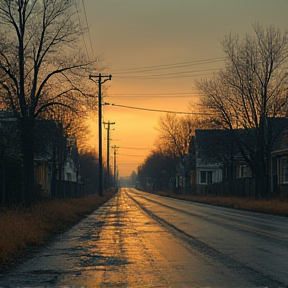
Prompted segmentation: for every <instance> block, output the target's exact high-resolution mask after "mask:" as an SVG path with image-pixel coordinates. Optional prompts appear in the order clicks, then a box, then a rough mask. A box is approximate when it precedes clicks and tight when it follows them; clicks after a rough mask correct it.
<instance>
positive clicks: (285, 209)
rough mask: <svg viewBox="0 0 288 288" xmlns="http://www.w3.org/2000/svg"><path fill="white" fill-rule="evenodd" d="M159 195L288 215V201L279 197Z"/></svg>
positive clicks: (160, 193) (163, 193)
mask: <svg viewBox="0 0 288 288" xmlns="http://www.w3.org/2000/svg"><path fill="white" fill-rule="evenodd" d="M157 194H159V195H163V196H169V197H173V198H178V199H183V200H188V201H194V202H199V203H205V204H212V205H218V206H224V207H231V208H236V209H243V210H248V211H254V212H261V213H266V214H272V215H279V216H286V217H287V216H288V201H280V200H278V199H272V200H266V199H253V198H238V197H220V196H219V197H217V196H211V195H208V196H192V195H177V194H173V193H169V192H157Z"/></svg>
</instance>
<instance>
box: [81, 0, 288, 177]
mask: <svg viewBox="0 0 288 288" xmlns="http://www.w3.org/2000/svg"><path fill="white" fill-rule="evenodd" d="M80 3H81V1H80ZM83 3H84V6H83ZM84 7H85V11H86V17H87V23H88V26H89V30H87V33H86V37H85V39H86V40H85V45H86V49H87V51H88V53H90V54H92V53H93V54H94V55H95V56H96V55H102V57H101V58H102V62H103V65H104V66H107V69H105V71H103V73H107V74H112V76H113V77H112V80H111V81H107V82H106V83H105V84H104V85H105V86H106V87H107V88H108V90H107V97H105V99H104V102H109V103H114V104H119V105H128V106H135V107H143V108H151V109H163V110H173V111H187V112H188V111H189V109H188V107H189V102H191V101H194V100H195V97H196V98H197V96H196V95H195V92H196V91H195V89H194V81H195V78H197V77H198V78H199V77H209V76H210V75H212V72H213V69H219V68H220V67H222V66H223V65H224V61H223V59H221V57H223V56H224V54H223V53H222V51H221V45H220V40H221V39H223V37H224V36H225V35H228V34H229V33H230V32H231V33H232V34H240V35H243V34H245V33H251V34H252V24H254V23H255V22H257V21H258V22H259V23H260V24H263V25H271V24H273V25H276V26H277V27H279V28H281V29H287V28H288V25H287V12H288V1H284V0H273V1H271V0H253V1H251V0H105V1H104V0H102V1H101V0H83V1H82V5H80V10H81V18H82V19H83V21H84V22H85V21H86V19H85V11H84ZM84 26H85V25H84ZM88 32H89V33H88ZM95 90H96V91H97V87H95ZM160 115H161V113H158V112H147V111H141V110H133V109H127V108H120V107H115V106H114V107H113V106H104V107H103V118H104V121H106V122H107V121H111V122H116V125H113V128H115V130H113V131H111V139H112V140H111V145H116V146H118V147H120V148H119V149H118V155H117V164H118V169H119V173H120V177H121V176H127V175H131V172H132V171H133V170H134V171H137V166H138V165H139V164H141V163H143V161H144V159H145V157H146V156H147V155H148V154H149V149H151V148H153V143H154V141H155V138H156V136H157V131H156V130H155V127H157V121H158V119H159V116H160ZM93 126H94V128H95V127H97V123H94V124H93ZM94 128H93V129H92V130H94V131H92V132H93V133H94V136H93V135H91V142H92V143H96V145H98V144H97V141H98V135H97V131H96V130H95V129H94ZM103 139H104V143H103V147H106V130H104V129H103ZM136 148H137V149H136ZM139 148H141V149H139ZM111 155H113V151H112V149H111ZM103 157H104V159H105V158H106V149H105V150H104V151H103ZM105 161H106V160H105ZM110 163H113V158H111V160H110Z"/></svg>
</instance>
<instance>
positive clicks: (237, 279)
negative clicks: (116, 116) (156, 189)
mask: <svg viewBox="0 0 288 288" xmlns="http://www.w3.org/2000/svg"><path fill="white" fill-rule="evenodd" d="M287 283H288V219H287V218H283V217H276V216H268V215H263V214H258V213H249V212H245V211H238V210H233V209H226V208H220V207H214V206H209V205H202V204H195V203H189V202H185V201H180V200H175V199H169V198H164V197H159V196H156V195H151V194H147V193H143V192H139V191H137V190H133V189H125V188H122V189H121V191H120V192H119V193H118V194H117V195H116V196H115V197H114V198H113V199H111V200H110V201H109V202H108V203H107V204H105V205H104V206H103V207H101V208H100V209H98V210H97V211H95V212H94V213H93V214H91V215H90V216H88V217H87V218H85V219H84V220H83V221H81V222H80V223H79V224H77V225H76V226H74V227H73V228H72V229H71V230H69V231H67V232H66V233H64V234H62V235H60V236H59V237H58V239H57V241H55V242H54V243H52V244H51V245H49V246H48V247H46V248H45V249H44V250H43V251H41V252H40V253H38V254H37V255H36V257H34V258H33V259H30V260H28V261H26V262H24V263H23V264H21V265H20V266H19V267H17V268H16V269H15V270H13V271H12V272H10V273H9V274H8V275H5V276H3V277H0V287H67V288H68V287H75V288H78V287H83V288H84V287H87V288H88V287H285V284H287Z"/></svg>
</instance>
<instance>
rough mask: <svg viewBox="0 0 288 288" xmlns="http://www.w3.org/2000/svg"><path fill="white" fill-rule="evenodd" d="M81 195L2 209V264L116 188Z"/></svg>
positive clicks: (72, 220) (65, 225) (64, 226)
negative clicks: (82, 196)
mask: <svg viewBox="0 0 288 288" xmlns="http://www.w3.org/2000/svg"><path fill="white" fill-rule="evenodd" d="M104 194H105V195H104V197H100V196H98V195H93V196H88V197H85V198H78V199H65V200H54V201H47V202H43V203H37V204H35V205H33V206H31V207H30V208H15V209H12V210H3V211H1V213H0V231H1V233H0V268H1V267H2V268H3V267H4V268H5V263H6V264H7V263H10V262H11V261H13V260H14V259H15V258H17V259H18V258H19V256H20V255H22V254H23V253H25V251H26V249H27V247H31V246H32V247H33V246H38V245H41V244H43V243H45V242H46V241H47V240H48V239H49V238H50V237H51V236H53V235H55V234H56V233H59V231H62V230H64V229H67V228H68V227H71V226H72V225H73V224H74V223H76V222H77V221H79V220H80V219H81V218H83V216H85V215H87V214H89V213H91V212H92V211H93V210H95V209H96V208H98V207H99V206H101V205H102V204H103V203H105V202H106V201H107V200H108V199H110V198H111V197H112V196H113V195H114V192H106V193H104Z"/></svg>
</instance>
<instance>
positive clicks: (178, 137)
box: [156, 113, 194, 158]
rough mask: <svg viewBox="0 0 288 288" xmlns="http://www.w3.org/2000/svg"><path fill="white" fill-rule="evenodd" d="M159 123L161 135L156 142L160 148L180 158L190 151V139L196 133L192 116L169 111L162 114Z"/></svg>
mask: <svg viewBox="0 0 288 288" xmlns="http://www.w3.org/2000/svg"><path fill="white" fill-rule="evenodd" d="M158 125H159V128H157V130H158V131H159V136H158V139H157V142H156V146H157V149H158V150H161V151H166V153H169V154H170V155H171V156H174V157H179V158H181V157H182V156H184V155H185V154H187V153H188V150H189V144H190V139H191V137H192V135H193V133H194V126H193V121H192V118H191V117H190V116H177V115H176V114H172V113H168V114H166V115H165V116H160V118H159V121H158Z"/></svg>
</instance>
